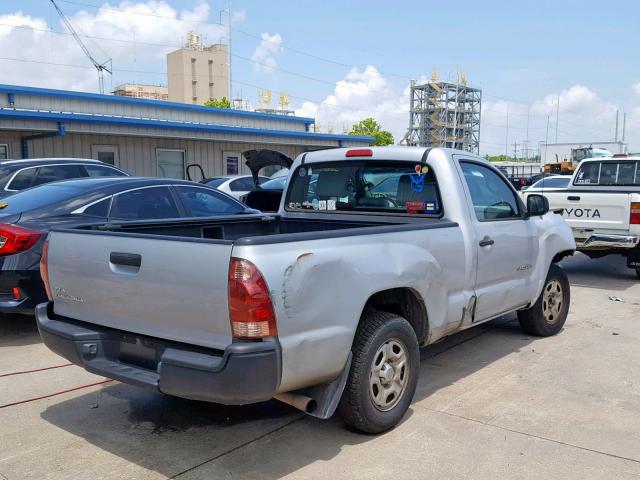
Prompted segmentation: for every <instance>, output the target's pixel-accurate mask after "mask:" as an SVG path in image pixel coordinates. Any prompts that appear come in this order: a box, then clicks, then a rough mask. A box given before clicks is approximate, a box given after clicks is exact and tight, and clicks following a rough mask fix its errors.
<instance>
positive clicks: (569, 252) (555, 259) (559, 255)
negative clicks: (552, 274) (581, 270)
mask: <svg viewBox="0 0 640 480" xmlns="http://www.w3.org/2000/svg"><path fill="white" fill-rule="evenodd" d="M574 252H575V250H565V251H564V252H560V253H556V256H555V257H553V260H552V262H553V263H558V262H559V261H560V260H562V259H563V258H565V257H570V256H571V255H573V253H574Z"/></svg>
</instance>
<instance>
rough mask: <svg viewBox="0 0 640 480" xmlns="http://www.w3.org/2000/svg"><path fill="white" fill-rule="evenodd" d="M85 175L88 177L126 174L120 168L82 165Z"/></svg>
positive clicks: (121, 175) (122, 175)
mask: <svg viewBox="0 0 640 480" xmlns="http://www.w3.org/2000/svg"><path fill="white" fill-rule="evenodd" d="M84 169H85V170H86V171H87V175H89V176H90V177H124V176H126V175H125V174H124V173H123V172H121V171H120V170H116V169H115V168H109V167H103V166H102V165H84Z"/></svg>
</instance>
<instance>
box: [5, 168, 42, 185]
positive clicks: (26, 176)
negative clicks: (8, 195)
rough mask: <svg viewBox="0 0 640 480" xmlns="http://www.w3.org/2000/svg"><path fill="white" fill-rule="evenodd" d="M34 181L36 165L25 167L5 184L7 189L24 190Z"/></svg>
mask: <svg viewBox="0 0 640 480" xmlns="http://www.w3.org/2000/svg"><path fill="white" fill-rule="evenodd" d="M35 181H36V167H33V168H25V169H24V170H22V171H21V172H18V174H17V175H16V176H15V177H13V180H11V183H9V185H7V187H6V188H7V190H24V189H25V188H29V187H31V186H32V185H33V184H34V183H35Z"/></svg>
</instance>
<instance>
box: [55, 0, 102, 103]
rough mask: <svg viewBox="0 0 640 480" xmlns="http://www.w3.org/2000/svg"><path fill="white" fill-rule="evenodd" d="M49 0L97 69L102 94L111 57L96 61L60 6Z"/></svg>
mask: <svg viewBox="0 0 640 480" xmlns="http://www.w3.org/2000/svg"><path fill="white" fill-rule="evenodd" d="M50 1H51V4H52V5H53V8H55V9H56V11H57V12H58V15H60V18H61V19H62V21H63V22H64V24H65V25H66V26H67V29H69V32H71V35H73V38H75V39H76V42H78V45H80V48H81V49H82V51H83V52H84V54H85V55H86V56H87V58H88V59H89V60H91V63H93V66H94V67H95V68H96V70H97V71H98V84H99V86H100V93H101V94H104V72H107V73H108V74H109V75H111V66H110V65H111V59H109V60H107V61H105V62H103V63H98V61H97V60H96V59H95V58H93V55H91V52H90V51H89V49H88V48H87V46H86V45H85V44H84V42H83V41H82V39H81V38H80V36H79V35H78V34H77V33H76V31H75V29H74V28H73V25H71V22H70V21H69V19H68V18H67V17H66V16H65V14H64V13H63V12H62V10H60V7H58V5H57V4H56V2H55V0H50ZM107 65H109V66H107Z"/></svg>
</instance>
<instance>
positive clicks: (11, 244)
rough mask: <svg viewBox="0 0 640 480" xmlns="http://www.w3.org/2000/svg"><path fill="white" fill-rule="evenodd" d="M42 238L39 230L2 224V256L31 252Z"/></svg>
mask: <svg viewBox="0 0 640 480" xmlns="http://www.w3.org/2000/svg"><path fill="white" fill-rule="evenodd" d="M40 237H42V232H39V231H37V230H31V229H30V228H24V227H18V226H16V225H9V224H7V223H3V224H0V256H3V255H13V254H14V253H20V252H24V251H25V250H29V249H30V248H31V247H33V246H34V245H35V243H36V242H37V241H38V240H39V239H40Z"/></svg>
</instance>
